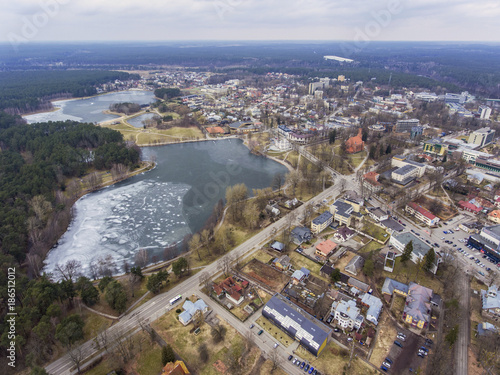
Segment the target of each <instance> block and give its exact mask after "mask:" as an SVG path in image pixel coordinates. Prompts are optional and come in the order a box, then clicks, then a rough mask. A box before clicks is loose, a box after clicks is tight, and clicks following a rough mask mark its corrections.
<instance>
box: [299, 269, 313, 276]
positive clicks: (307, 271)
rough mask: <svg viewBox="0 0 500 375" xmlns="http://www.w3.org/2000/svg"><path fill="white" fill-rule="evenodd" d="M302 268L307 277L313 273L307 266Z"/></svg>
mask: <svg viewBox="0 0 500 375" xmlns="http://www.w3.org/2000/svg"><path fill="white" fill-rule="evenodd" d="M300 270H301V271H302V273H303V274H304V275H305V277H309V275H310V274H311V271H309V270H308V269H307V268H304V267H302V268H301V269H300Z"/></svg>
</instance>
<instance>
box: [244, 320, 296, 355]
mask: <svg viewBox="0 0 500 375" xmlns="http://www.w3.org/2000/svg"><path fill="white" fill-rule="evenodd" d="M255 323H257V325H258V326H259V327H261V328H262V329H263V330H264V331H266V332H267V333H269V334H270V335H271V336H272V337H273V339H274V340H276V341H279V342H280V343H281V345H283V346H284V347H285V348H288V347H289V346H290V345H291V344H292V343H293V342H294V339H293V338H291V337H290V336H288V335H287V334H286V333H285V332H283V331H282V330H281V329H279V328H278V327H276V326H275V325H274V324H273V323H272V322H271V321H270V320H268V319H266V318H264V317H263V316H261V317H260V318H259V319H257V321H256V322H255ZM256 328H257V327H256ZM254 329H255V328H254Z"/></svg>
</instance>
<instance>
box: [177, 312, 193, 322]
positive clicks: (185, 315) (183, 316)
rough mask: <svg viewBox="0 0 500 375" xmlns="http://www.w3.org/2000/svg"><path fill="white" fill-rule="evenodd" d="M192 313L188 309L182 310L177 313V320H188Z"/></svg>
mask: <svg viewBox="0 0 500 375" xmlns="http://www.w3.org/2000/svg"><path fill="white" fill-rule="evenodd" d="M192 317H193V315H192V314H191V313H190V312H189V311H183V312H181V313H180V314H179V320H182V321H183V322H189V321H190V320H191V318H192Z"/></svg>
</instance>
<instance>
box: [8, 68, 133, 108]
mask: <svg viewBox="0 0 500 375" xmlns="http://www.w3.org/2000/svg"><path fill="white" fill-rule="evenodd" d="M137 78H139V77H138V76H136V75H131V74H129V73H125V72H114V71H105V70H104V71H102V70H101V71H99V70H60V71H55V70H46V71H23V72H20V71H12V72H0V110H8V112H9V113H12V114H14V113H16V114H23V113H27V112H33V111H38V110H41V109H50V108H51V104H50V102H49V100H50V99H54V98H58V97H59V98H60V97H74V98H79V97H84V96H91V95H95V94H97V90H96V87H95V86H96V85H99V84H104V83H107V82H114V81H115V80H130V79H137Z"/></svg>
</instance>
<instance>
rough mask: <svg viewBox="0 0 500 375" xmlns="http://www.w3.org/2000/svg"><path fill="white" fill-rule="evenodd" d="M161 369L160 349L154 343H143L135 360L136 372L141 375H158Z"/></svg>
mask: <svg viewBox="0 0 500 375" xmlns="http://www.w3.org/2000/svg"><path fill="white" fill-rule="evenodd" d="M162 368H163V366H162V363H161V347H160V346H159V345H158V344H156V343H155V344H153V345H151V344H150V342H148V343H144V345H143V349H142V351H141V353H140V354H139V358H138V360H137V372H138V373H139V374H141V375H158V374H160V373H161V369H162Z"/></svg>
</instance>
